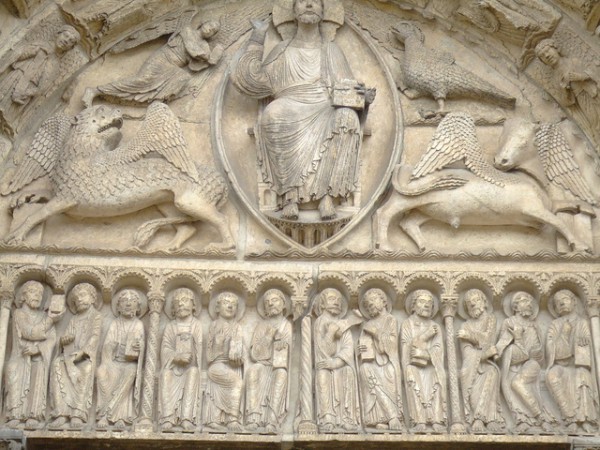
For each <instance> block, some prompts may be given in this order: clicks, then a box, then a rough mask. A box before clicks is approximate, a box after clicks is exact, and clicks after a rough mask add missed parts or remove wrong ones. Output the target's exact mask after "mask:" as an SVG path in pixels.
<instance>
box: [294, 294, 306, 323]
mask: <svg viewBox="0 0 600 450" xmlns="http://www.w3.org/2000/svg"><path fill="white" fill-rule="evenodd" d="M307 307H308V297H306V296H304V295H292V312H293V313H294V320H296V319H297V318H298V317H300V316H302V314H304V312H305V311H306V308H307Z"/></svg>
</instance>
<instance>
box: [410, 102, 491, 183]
mask: <svg viewBox="0 0 600 450" xmlns="http://www.w3.org/2000/svg"><path fill="white" fill-rule="evenodd" d="M473 147H475V148H473ZM467 152H468V153H477V152H478V153H479V154H481V151H480V148H479V142H478V141H477V135H476V134H475V122H474V121H473V118H471V116H469V115H468V114H464V113H450V114H448V115H447V116H446V117H444V118H443V119H442V121H441V122H440V124H439V125H438V127H437V129H436V130H435V134H434V135H433V137H432V138H431V142H430V143H429V146H428V147H427V151H426V152H425V154H424V155H423V156H421V159H420V160H419V163H418V164H417V166H416V167H415V168H414V170H413V172H412V177H413V178H420V177H423V176H425V175H427V174H430V173H432V172H435V171H436V170H440V169H443V168H444V167H447V166H449V165H450V164H452V163H453V162H456V161H460V160H463V159H465V158H466V157H467Z"/></svg>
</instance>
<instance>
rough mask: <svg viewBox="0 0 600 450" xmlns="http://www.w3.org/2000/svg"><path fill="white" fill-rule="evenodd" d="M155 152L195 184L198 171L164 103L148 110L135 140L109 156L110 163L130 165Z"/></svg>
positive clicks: (181, 134) (181, 133) (174, 120)
mask: <svg viewBox="0 0 600 450" xmlns="http://www.w3.org/2000/svg"><path fill="white" fill-rule="evenodd" d="M151 152H155V153H158V154H159V155H161V156H163V157H164V158H165V159H166V160H167V161H169V162H170V163H171V164H173V165H174V166H175V167H177V168H178V169H179V170H181V171H182V172H185V173H186V174H188V175H189V176H191V177H192V178H194V179H195V180H198V169H197V168H196V165H195V164H194V162H193V161H192V159H191V158H190V157H189V155H188V153H187V144H186V142H185V138H184V136H183V131H182V130H181V125H180V124H179V120H178V119H177V117H176V116H175V114H174V113H173V111H171V109H170V108H169V107H168V106H167V105H165V104H164V103H160V102H154V103H152V104H151V105H150V106H149V107H148V111H147V112H146V119H145V120H144V123H143V124H142V127H141V129H140V130H139V131H138V133H137V134H136V136H135V137H134V138H133V139H132V140H131V141H129V142H128V143H127V144H124V145H122V146H120V147H119V148H118V149H116V150H114V151H113V152H111V154H110V156H111V158H110V163H111V164H121V163H123V162H133V161H137V160H138V159H140V158H142V157H143V156H144V155H146V154H148V153H151Z"/></svg>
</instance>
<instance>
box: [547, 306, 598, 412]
mask: <svg viewBox="0 0 600 450" xmlns="http://www.w3.org/2000/svg"><path fill="white" fill-rule="evenodd" d="M567 324H568V326H565V325H567ZM576 353H577V356H576ZM546 354H547V357H548V371H547V373H546V384H551V383H553V382H556V383H557V384H558V389H561V390H563V391H564V394H565V395H563V396H562V398H561V399H557V398H555V400H556V403H557V404H558V406H559V407H560V410H561V413H562V415H563V418H564V419H565V420H567V421H569V422H586V421H588V422H591V423H597V421H598V395H597V393H596V383H595V382H594V378H593V376H592V372H591V366H592V361H593V350H592V337H591V333H590V328H589V325H588V323H587V321H586V320H585V319H582V318H581V317H579V316H577V314H576V313H572V314H570V315H567V316H563V317H559V318H558V319H555V320H553V321H552V323H551V324H550V327H548V333H547V336H546ZM552 391H553V390H552V389H550V392H551V393H552ZM563 402H564V403H563ZM561 403H562V404H561Z"/></svg>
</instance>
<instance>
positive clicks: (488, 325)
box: [457, 289, 505, 433]
mask: <svg viewBox="0 0 600 450" xmlns="http://www.w3.org/2000/svg"><path fill="white" fill-rule="evenodd" d="M463 305H464V309H465V310H466V311H465V312H466V314H467V315H468V319H467V321H466V322H465V323H464V324H463V326H462V327H461V328H460V330H458V333H457V337H458V339H459V342H460V347H461V350H462V360H463V364H462V369H461V371H460V384H461V387H462V394H463V398H464V405H465V415H466V420H467V423H469V424H470V425H471V432H473V433H486V432H489V433H501V432H503V431H505V423H504V418H503V417H502V411H501V409H500V368H499V367H498V366H497V365H496V363H495V362H494V358H495V357H497V356H498V351H497V350H496V345H495V344H496V334H497V330H496V316H494V314H493V313H492V312H490V311H489V307H490V306H491V305H490V304H489V303H488V299H487V297H486V295H485V294H484V293H483V291H481V290H479V289H470V290H468V291H467V292H466V293H465V296H464V300H463Z"/></svg>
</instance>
